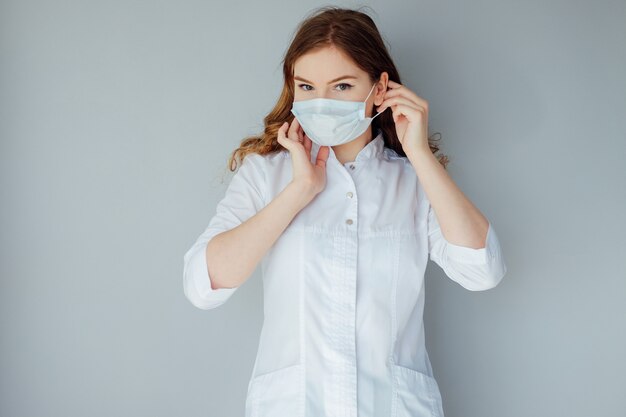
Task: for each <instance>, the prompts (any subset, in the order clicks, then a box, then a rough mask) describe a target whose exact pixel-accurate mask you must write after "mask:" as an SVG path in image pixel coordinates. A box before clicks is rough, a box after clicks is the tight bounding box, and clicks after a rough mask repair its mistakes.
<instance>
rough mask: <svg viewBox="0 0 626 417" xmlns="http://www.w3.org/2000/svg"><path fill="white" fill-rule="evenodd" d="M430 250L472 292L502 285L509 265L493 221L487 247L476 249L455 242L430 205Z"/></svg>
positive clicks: (444, 267) (435, 258) (438, 261)
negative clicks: (443, 230) (505, 260)
mask: <svg viewBox="0 0 626 417" xmlns="http://www.w3.org/2000/svg"><path fill="white" fill-rule="evenodd" d="M428 251H429V254H430V259H431V260H433V261H434V262H435V263H437V264H438V265H439V266H440V267H441V268H442V269H443V270H444V272H445V273H446V275H447V276H448V277H449V278H451V279H452V280H453V281H455V282H457V283H459V284H460V285H461V286H462V287H464V288H466V289H468V290H470V291H484V290H488V289H491V288H493V287H495V286H496V285H498V283H499V282H500V281H501V280H502V278H503V277H504V275H505V274H506V271H507V267H506V264H505V262H504V258H503V256H502V249H501V247H500V242H499V241H498V236H497V235H496V231H495V230H494V228H493V226H492V224H491V222H489V229H488V231H487V237H486V242H485V247H483V248H479V249H475V248H470V247H466V246H459V245H455V244H452V243H450V242H448V241H447V240H446V238H445V237H444V236H443V234H442V233H441V228H440V227H439V222H438V220H437V216H436V215H435V211H434V210H433V208H432V206H431V205H430V203H429V204H428Z"/></svg>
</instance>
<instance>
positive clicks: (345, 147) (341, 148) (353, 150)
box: [331, 126, 372, 164]
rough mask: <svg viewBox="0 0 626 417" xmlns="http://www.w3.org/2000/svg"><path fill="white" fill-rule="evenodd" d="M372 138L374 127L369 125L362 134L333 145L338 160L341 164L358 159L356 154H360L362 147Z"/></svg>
mask: <svg viewBox="0 0 626 417" xmlns="http://www.w3.org/2000/svg"><path fill="white" fill-rule="evenodd" d="M371 140H372V127H371V126H370V127H368V128H367V130H366V131H365V132H363V134H361V136H358V137H356V138H355V139H353V140H351V141H350V142H347V143H344V144H341V145H337V146H331V148H332V149H333V152H334V153H335V156H336V157H337V160H338V161H339V162H340V163H341V164H345V163H346V162H352V161H354V160H355V159H356V156H357V155H358V154H359V152H360V151H361V149H363V148H364V147H365V145H367V144H368V143H369V142H370V141H371Z"/></svg>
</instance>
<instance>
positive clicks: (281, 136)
mask: <svg viewBox="0 0 626 417" xmlns="http://www.w3.org/2000/svg"><path fill="white" fill-rule="evenodd" d="M288 127H289V130H287V128H288ZM278 143H280V144H281V145H282V146H284V147H285V148H287V150H288V151H289V153H290V154H291V166H292V171H293V178H292V182H294V183H297V184H299V185H301V186H303V187H305V189H306V190H307V192H311V195H312V197H314V196H315V195H317V194H318V193H319V192H321V191H322V190H323V189H324V188H325V187H326V161H327V160H328V154H329V153H330V149H329V147H328V146H320V148H319V151H318V152H317V158H316V161H315V164H313V163H311V146H312V144H313V142H311V139H310V138H309V137H308V136H307V135H306V133H304V130H302V127H301V126H300V123H299V122H298V119H297V118H295V117H294V119H293V121H292V122H291V126H289V123H288V122H285V123H283V125H282V126H281V127H280V129H278Z"/></svg>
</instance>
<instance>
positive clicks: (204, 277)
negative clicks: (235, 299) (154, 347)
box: [183, 153, 265, 310]
mask: <svg viewBox="0 0 626 417" xmlns="http://www.w3.org/2000/svg"><path fill="white" fill-rule="evenodd" d="M263 159H264V157H263V156H262V155H259V154H256V153H251V154H248V155H246V157H245V158H244V159H243V161H242V163H241V165H240V166H239V169H238V170H237V171H236V172H235V174H234V176H233V177H232V178H231V180H230V183H229V184H228V187H227V188H226V192H225V194H224V196H223V197H222V199H221V200H220V201H219V202H218V204H217V206H216V211H215V214H214V215H213V217H212V218H211V219H210V221H209V224H208V226H207V228H206V229H205V230H204V232H203V233H202V234H201V235H200V236H199V237H198V238H197V240H196V242H195V243H194V244H193V245H192V246H191V248H190V249H189V250H188V251H187V252H186V253H185V255H184V257H183V261H184V264H183V290H184V294H185V296H186V297H187V299H188V300H189V301H190V302H191V303H192V304H193V305H194V306H196V307H198V308H200V309H202V310H208V309H211V308H215V307H218V306H220V305H222V304H224V303H225V302H226V301H227V300H228V299H229V298H230V297H231V296H232V295H233V293H234V292H235V291H237V289H238V288H239V287H232V288H219V289H213V288H212V286H211V277H210V276H209V272H208V268H207V258H206V248H207V245H208V243H209V241H210V240H211V239H212V238H213V237H215V236H216V235H217V234H219V233H221V232H225V231H227V230H230V229H233V228H234V227H236V226H238V225H240V224H241V223H243V222H244V221H246V220H247V219H248V218H250V217H252V216H253V215H254V214H256V213H257V212H258V211H260V210H261V209H262V208H263V207H264V206H265V201H264V193H263V190H264V181H265V178H264V175H265V172H264V169H263V165H262V161H263Z"/></svg>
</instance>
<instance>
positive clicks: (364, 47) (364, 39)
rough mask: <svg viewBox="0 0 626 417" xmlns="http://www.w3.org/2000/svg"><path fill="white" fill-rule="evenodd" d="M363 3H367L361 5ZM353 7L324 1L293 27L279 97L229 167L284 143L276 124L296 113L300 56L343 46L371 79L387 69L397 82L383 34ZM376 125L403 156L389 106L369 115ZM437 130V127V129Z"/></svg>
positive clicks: (431, 140)
mask: <svg viewBox="0 0 626 417" xmlns="http://www.w3.org/2000/svg"><path fill="white" fill-rule="evenodd" d="M365 7H367V6H365ZM361 9H362V8H359V9H357V10H353V9H345V8H340V7H337V6H324V7H321V8H318V9H316V10H314V11H313V12H312V13H310V14H309V15H308V16H307V17H306V18H305V19H304V20H303V21H302V22H301V23H300V24H299V25H298V27H297V28H296V33H295V36H294V38H293V40H292V42H291V44H290V45H289V49H287V51H286V53H285V56H284V58H283V60H282V63H283V77H284V85H283V90H282V92H281V94H280V97H279V99H278V101H277V102H276V104H275V105H274V108H273V109H272V111H270V112H269V114H268V115H267V116H265V118H264V119H263V120H264V125H265V129H264V132H263V133H262V134H260V135H254V136H248V137H246V138H244V139H243V140H242V141H241V143H240V145H239V147H238V148H237V149H235V150H234V151H233V152H232V154H231V156H230V157H229V160H228V166H229V169H230V170H231V171H235V170H236V168H237V164H241V162H242V161H243V158H245V156H246V155H247V154H249V153H253V152H254V153H258V154H261V155H265V154H269V153H274V152H280V151H282V150H284V151H285V152H289V151H288V150H287V149H286V148H285V147H283V146H282V145H281V144H279V143H278V141H277V137H278V129H279V128H280V127H281V126H282V124H283V123H284V122H289V124H291V122H292V120H293V118H294V116H293V114H292V113H291V107H292V104H293V99H294V79H293V76H294V65H295V62H296V61H297V60H298V58H300V57H301V56H303V55H305V54H307V53H308V52H311V51H313V50H316V49H318V48H324V47H328V46H334V47H336V48H339V49H341V50H342V51H344V52H345V53H346V54H347V55H348V56H349V57H351V58H352V60H353V61H354V62H355V64H356V65H357V66H358V67H359V68H361V69H362V70H363V71H365V72H367V73H368V74H369V77H370V80H371V82H372V84H373V83H374V82H375V80H378V79H379V78H380V74H381V73H382V72H383V71H386V72H387V73H388V74H389V79H390V80H392V81H395V82H397V83H400V84H401V81H400V75H399V74H398V70H397V69H396V66H395V65H394V63H393V60H392V59H391V56H390V54H389V52H388V51H387V47H386V46H385V43H384V41H383V38H382V36H381V34H380V32H379V31H378V28H377V27H376V24H375V23H374V21H373V20H372V18H371V17H370V16H368V15H367V14H365V13H363V12H361V11H360V10H361ZM378 128H380V129H382V131H383V138H384V142H385V146H386V147H388V148H391V149H393V150H394V151H395V152H396V153H397V154H398V155H400V156H402V157H406V154H405V153H404V151H403V150H402V144H401V143H400V141H399V140H398V137H397V135H396V129H395V123H394V121H393V115H392V112H391V111H385V112H383V113H382V114H380V115H379V116H378V117H376V118H375V119H374V120H373V121H372V132H376V131H377V129H378ZM436 134H438V132H436ZM433 136H434V135H431V136H430V137H429V138H428V144H429V147H430V150H431V151H432V152H433V154H436V153H437V152H438V151H439V147H438V146H437V144H436V143H435V142H436V141H438V140H439V139H435V138H434V137H433ZM437 160H438V161H439V162H440V163H441V164H442V165H443V167H444V168H446V165H447V163H448V162H449V161H448V157H447V156H445V155H437Z"/></svg>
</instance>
